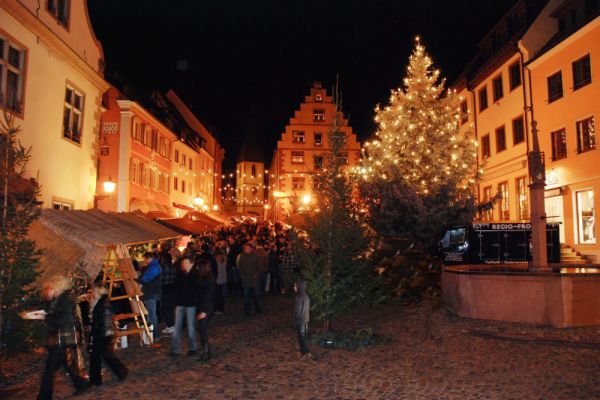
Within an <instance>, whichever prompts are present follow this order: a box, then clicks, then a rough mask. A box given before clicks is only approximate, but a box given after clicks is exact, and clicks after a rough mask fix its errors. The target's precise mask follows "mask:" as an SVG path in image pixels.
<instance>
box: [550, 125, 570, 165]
mask: <svg viewBox="0 0 600 400" xmlns="http://www.w3.org/2000/svg"><path fill="white" fill-rule="evenodd" d="M550 135H551V139H552V161H556V160H560V159H562V158H567V131H566V130H565V129H559V130H557V131H554V132H552V133H550Z"/></svg>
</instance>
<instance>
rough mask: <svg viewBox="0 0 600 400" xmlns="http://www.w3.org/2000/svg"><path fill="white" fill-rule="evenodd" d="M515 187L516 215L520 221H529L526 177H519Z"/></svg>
mask: <svg viewBox="0 0 600 400" xmlns="http://www.w3.org/2000/svg"><path fill="white" fill-rule="evenodd" d="M515 183H516V186H517V196H518V197H517V215H518V216H519V219H520V220H527V219H529V191H528V187H527V177H526V176H521V177H519V178H517V180H516V182H515Z"/></svg>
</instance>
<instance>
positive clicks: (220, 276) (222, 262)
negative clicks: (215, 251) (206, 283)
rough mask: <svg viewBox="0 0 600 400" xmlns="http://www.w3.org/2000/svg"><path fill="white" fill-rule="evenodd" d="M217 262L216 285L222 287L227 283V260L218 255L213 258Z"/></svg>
mask: <svg viewBox="0 0 600 400" xmlns="http://www.w3.org/2000/svg"><path fill="white" fill-rule="evenodd" d="M215 260H217V265H218V267H219V269H218V273H217V285H224V284H226V283H227V258H226V257H225V256H224V255H222V254H219V255H217V256H216V257H215Z"/></svg>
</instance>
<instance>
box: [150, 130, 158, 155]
mask: <svg viewBox="0 0 600 400" xmlns="http://www.w3.org/2000/svg"><path fill="white" fill-rule="evenodd" d="M150 148H151V149H152V151H156V150H158V129H152V133H151V134H150Z"/></svg>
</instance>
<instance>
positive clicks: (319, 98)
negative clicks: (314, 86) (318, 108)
mask: <svg viewBox="0 0 600 400" xmlns="http://www.w3.org/2000/svg"><path fill="white" fill-rule="evenodd" d="M315 101H317V102H321V101H323V95H322V94H321V93H317V94H315Z"/></svg>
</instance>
